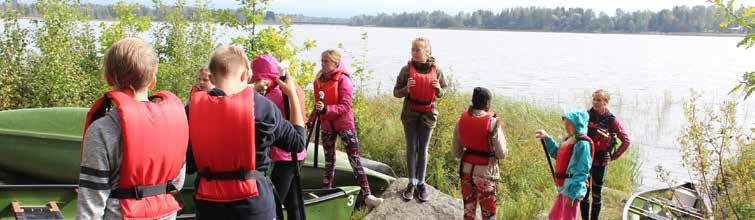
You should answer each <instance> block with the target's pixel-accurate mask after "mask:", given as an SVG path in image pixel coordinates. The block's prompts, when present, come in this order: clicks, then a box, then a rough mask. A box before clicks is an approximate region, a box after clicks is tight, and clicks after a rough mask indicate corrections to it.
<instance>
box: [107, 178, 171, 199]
mask: <svg viewBox="0 0 755 220" xmlns="http://www.w3.org/2000/svg"><path fill="white" fill-rule="evenodd" d="M173 192H178V189H176V186H174V185H173V181H172V180H171V181H170V182H168V183H164V184H157V185H151V186H141V185H136V187H133V188H118V189H115V190H112V191H110V198H115V199H136V200H141V199H142V198H145V197H150V196H157V195H162V194H167V193H173Z"/></svg>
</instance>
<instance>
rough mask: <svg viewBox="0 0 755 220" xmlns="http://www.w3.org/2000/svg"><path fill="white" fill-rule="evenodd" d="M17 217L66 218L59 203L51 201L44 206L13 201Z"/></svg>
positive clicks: (12, 204)
mask: <svg viewBox="0 0 755 220" xmlns="http://www.w3.org/2000/svg"><path fill="white" fill-rule="evenodd" d="M11 206H13V212H14V214H15V216H16V219H64V218H63V213H61V212H60V208H58V203H56V202H53V201H50V202H49V203H47V205H42V206H33V205H30V206H24V205H21V203H20V202H13V203H11Z"/></svg>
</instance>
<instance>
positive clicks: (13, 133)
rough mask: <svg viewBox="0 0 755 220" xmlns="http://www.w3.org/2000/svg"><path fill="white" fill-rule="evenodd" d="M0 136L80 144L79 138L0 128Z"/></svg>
mask: <svg viewBox="0 0 755 220" xmlns="http://www.w3.org/2000/svg"><path fill="white" fill-rule="evenodd" d="M0 135H7V136H20V137H28V138H39V139H48V140H49V139H52V140H58V141H71V142H81V136H77V135H68V134H57V133H47V132H35V131H29V130H16V129H5V128H0Z"/></svg>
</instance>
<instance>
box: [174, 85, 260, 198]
mask: <svg viewBox="0 0 755 220" xmlns="http://www.w3.org/2000/svg"><path fill="white" fill-rule="evenodd" d="M189 123H190V124H191V127H190V128H189V134H190V138H191V146H192V152H193V155H194V160H195V161H196V165H197V169H198V170H199V176H200V179H199V186H197V193H196V199H198V200H206V201H214V202H231V201H238V200H243V199H247V198H252V197H256V196H258V195H259V192H258V191H257V182H256V180H255V169H256V164H255V162H256V161H255V160H256V158H255V155H256V148H255V141H254V127H255V126H254V90H253V89H252V88H246V89H244V90H243V91H241V92H240V93H237V94H234V95H229V96H210V95H209V94H208V93H207V92H205V91H199V92H194V94H192V95H191V103H190V104H189Z"/></svg>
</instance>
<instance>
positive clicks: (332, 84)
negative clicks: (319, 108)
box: [314, 71, 351, 121]
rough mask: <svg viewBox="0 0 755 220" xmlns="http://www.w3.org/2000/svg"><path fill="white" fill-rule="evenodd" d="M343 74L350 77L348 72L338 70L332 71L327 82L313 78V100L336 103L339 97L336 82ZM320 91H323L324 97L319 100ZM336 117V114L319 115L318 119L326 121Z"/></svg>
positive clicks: (330, 103) (329, 103)
mask: <svg viewBox="0 0 755 220" xmlns="http://www.w3.org/2000/svg"><path fill="white" fill-rule="evenodd" d="M343 76H346V77H351V75H349V73H348V72H345V71H339V72H335V73H333V76H331V78H330V80H328V81H327V82H320V79H315V83H314V87H315V102H319V101H322V103H323V104H325V105H337V104H338V99H339V98H340V97H339V96H338V95H339V94H338V90H339V87H338V83H340V81H339V79H341V77H343ZM320 92H323V93H324V94H325V98H324V99H323V100H320V95H319V94H320ZM337 118H338V115H331V116H328V115H320V119H321V120H326V121H332V120H336V119H337Z"/></svg>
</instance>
